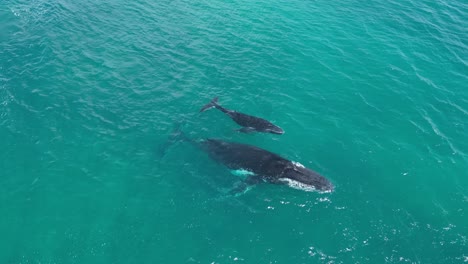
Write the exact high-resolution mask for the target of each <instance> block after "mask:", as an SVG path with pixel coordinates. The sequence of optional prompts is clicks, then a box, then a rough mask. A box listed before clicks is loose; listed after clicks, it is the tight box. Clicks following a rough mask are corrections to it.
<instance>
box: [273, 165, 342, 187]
mask: <svg viewBox="0 0 468 264" xmlns="http://www.w3.org/2000/svg"><path fill="white" fill-rule="evenodd" d="M280 181H283V182H284V183H286V184H287V185H289V186H291V187H294V188H298V189H302V190H317V191H320V192H332V191H333V189H334V186H333V184H332V183H331V182H330V181H329V180H328V179H327V178H325V177H323V176H322V175H320V174H318V173H317V172H315V171H313V170H310V169H308V168H306V167H304V166H303V165H302V164H300V163H296V162H292V164H291V166H288V167H287V168H286V169H285V171H284V172H283V175H282V177H281V178H280Z"/></svg>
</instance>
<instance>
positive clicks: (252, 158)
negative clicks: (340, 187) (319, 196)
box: [197, 139, 334, 192]
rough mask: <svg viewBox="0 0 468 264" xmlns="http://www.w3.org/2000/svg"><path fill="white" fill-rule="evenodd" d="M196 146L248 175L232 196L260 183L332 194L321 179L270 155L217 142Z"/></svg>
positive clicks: (256, 149)
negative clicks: (284, 185)
mask: <svg viewBox="0 0 468 264" xmlns="http://www.w3.org/2000/svg"><path fill="white" fill-rule="evenodd" d="M197 144H199V146H200V147H201V148H202V149H203V150H204V151H206V152H207V153H208V154H209V156H210V157H211V158H212V159H214V160H216V161H218V162H219V163H221V164H224V165H225V166H226V167H228V168H229V169H232V170H245V171H247V172H249V174H250V175H249V176H248V177H247V178H246V180H245V181H244V182H243V184H241V185H240V186H238V187H237V188H236V189H235V190H233V191H234V192H240V191H243V190H244V189H245V188H247V187H248V186H249V185H253V184H256V183H260V182H269V183H275V184H286V185H288V186H290V187H293V188H298V189H303V190H317V191H321V192H331V191H333V188H334V187H333V184H332V183H331V182H330V181H329V180H327V179H326V178H325V177H323V176H321V175H320V174H318V173H316V172H314V171H312V170H310V169H308V168H306V167H304V166H303V165H302V164H300V163H297V162H293V161H290V160H287V159H285V158H283V157H281V156H279V155H277V154H275V153H272V152H270V151H267V150H264V149H261V148H258V147H255V146H251V145H246V144H240V143H235V142H227V141H223V140H219V139H206V140H202V141H200V142H198V143H197Z"/></svg>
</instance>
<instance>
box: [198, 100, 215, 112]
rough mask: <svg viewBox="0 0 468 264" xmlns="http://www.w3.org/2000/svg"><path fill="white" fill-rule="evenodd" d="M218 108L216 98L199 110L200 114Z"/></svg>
mask: <svg viewBox="0 0 468 264" xmlns="http://www.w3.org/2000/svg"><path fill="white" fill-rule="evenodd" d="M217 106H219V105H218V97H217V96H216V97H215V98H213V99H212V100H211V102H209V103H208V104H206V105H204V106H203V107H202V108H201V109H200V112H205V111H206V110H208V109H210V108H213V107H217Z"/></svg>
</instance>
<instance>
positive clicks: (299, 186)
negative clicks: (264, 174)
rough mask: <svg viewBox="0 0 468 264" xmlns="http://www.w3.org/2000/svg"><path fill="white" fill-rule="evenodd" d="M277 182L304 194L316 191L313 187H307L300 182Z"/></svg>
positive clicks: (287, 180) (281, 179)
mask: <svg viewBox="0 0 468 264" xmlns="http://www.w3.org/2000/svg"><path fill="white" fill-rule="evenodd" d="M278 180H279V181H281V182H283V183H285V184H286V185H288V186H289V187H291V188H294V189H297V190H301V191H306V192H313V191H315V190H316V189H315V187H314V186H311V185H307V184H304V183H302V182H298V181H295V180H292V179H289V178H279V179H278Z"/></svg>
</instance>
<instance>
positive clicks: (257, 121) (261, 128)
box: [200, 97, 284, 135]
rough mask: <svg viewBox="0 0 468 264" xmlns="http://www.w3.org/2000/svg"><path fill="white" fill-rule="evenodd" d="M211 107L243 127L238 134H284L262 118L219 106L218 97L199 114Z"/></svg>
mask: <svg viewBox="0 0 468 264" xmlns="http://www.w3.org/2000/svg"><path fill="white" fill-rule="evenodd" d="M213 107H215V108H216V109H218V110H220V111H221V112H223V113H225V114H226V115H228V116H229V117H230V118H231V119H232V120H234V122H236V123H237V124H239V125H240V126H243V128H241V129H239V131H240V132H244V133H249V132H255V131H257V132H265V133H273V134H279V135H281V134H283V133H284V130H283V129H281V128H280V127H278V126H275V125H273V124H272V123H271V122H269V121H267V120H265V119H263V118H260V117H255V116H251V115H246V114H243V113H239V112H236V111H233V110H229V109H226V108H224V107H222V106H220V105H219V104H218V97H215V98H213V100H211V102H209V103H208V104H206V105H205V106H203V107H202V109H200V112H204V111H206V110H208V109H210V108H213Z"/></svg>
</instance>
